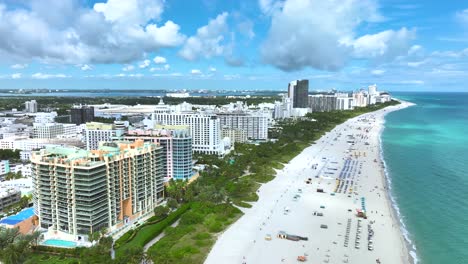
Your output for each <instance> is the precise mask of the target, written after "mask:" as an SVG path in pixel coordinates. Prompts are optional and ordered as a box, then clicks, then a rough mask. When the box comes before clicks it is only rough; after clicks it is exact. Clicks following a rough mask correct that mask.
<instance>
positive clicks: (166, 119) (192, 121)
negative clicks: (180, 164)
mask: <svg viewBox="0 0 468 264" xmlns="http://www.w3.org/2000/svg"><path fill="white" fill-rule="evenodd" d="M144 123H145V126H146V127H147V128H154V127H155V125H188V126H190V135H191V136H192V150H193V151H194V152H199V153H205V154H217V155H222V154H224V147H223V144H222V141H221V125H220V121H219V118H218V117H217V116H216V115H215V114H206V113H196V112H171V113H169V112H168V111H167V110H162V111H158V112H155V113H153V114H152V115H151V120H145V121H144Z"/></svg>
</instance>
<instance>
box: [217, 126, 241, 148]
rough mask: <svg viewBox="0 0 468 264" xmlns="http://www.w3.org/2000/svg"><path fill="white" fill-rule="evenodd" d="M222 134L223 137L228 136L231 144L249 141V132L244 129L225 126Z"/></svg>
mask: <svg viewBox="0 0 468 264" xmlns="http://www.w3.org/2000/svg"><path fill="white" fill-rule="evenodd" d="M221 135H222V137H223V138H226V137H228V138H229V139H230V143H231V145H234V144H235V143H245V142H247V133H246V132H245V130H244V129H240V128H229V127H223V129H222V131H221Z"/></svg>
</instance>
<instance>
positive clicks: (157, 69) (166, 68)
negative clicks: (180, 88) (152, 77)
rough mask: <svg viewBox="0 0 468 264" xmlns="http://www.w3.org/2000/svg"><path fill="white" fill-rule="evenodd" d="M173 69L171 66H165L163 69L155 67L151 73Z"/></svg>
mask: <svg viewBox="0 0 468 264" xmlns="http://www.w3.org/2000/svg"><path fill="white" fill-rule="evenodd" d="M170 68H171V66H170V65H169V64H166V65H164V66H163V67H153V68H151V69H150V72H155V71H168V70H169V69H170Z"/></svg>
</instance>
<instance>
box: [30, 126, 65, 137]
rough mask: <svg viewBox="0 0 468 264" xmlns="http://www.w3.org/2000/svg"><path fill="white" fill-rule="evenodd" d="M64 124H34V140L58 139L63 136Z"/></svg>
mask: <svg viewBox="0 0 468 264" xmlns="http://www.w3.org/2000/svg"><path fill="white" fill-rule="evenodd" d="M63 132H64V130H63V124H60V123H34V124H33V138H48V139H51V138H56V137H57V136H58V135H61V134H63Z"/></svg>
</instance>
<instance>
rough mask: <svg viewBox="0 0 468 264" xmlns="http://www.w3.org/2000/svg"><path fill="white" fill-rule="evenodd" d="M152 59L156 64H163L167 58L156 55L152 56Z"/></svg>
mask: <svg viewBox="0 0 468 264" xmlns="http://www.w3.org/2000/svg"><path fill="white" fill-rule="evenodd" d="M153 61H154V63H156V64H164V63H166V61H167V60H166V58H164V57H161V56H156V57H154V59H153Z"/></svg>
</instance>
